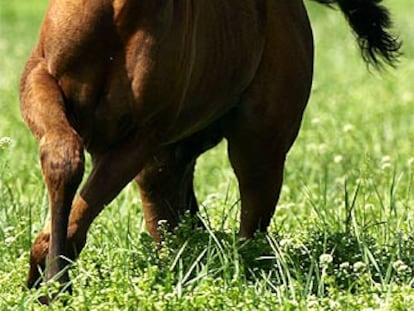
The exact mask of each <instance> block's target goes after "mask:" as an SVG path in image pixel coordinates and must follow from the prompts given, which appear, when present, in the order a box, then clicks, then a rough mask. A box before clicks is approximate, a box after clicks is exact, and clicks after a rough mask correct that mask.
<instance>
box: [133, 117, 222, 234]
mask: <svg viewBox="0 0 414 311" xmlns="http://www.w3.org/2000/svg"><path fill="white" fill-rule="evenodd" d="M221 138H222V136H221V132H220V130H219V128H218V127H217V124H215V125H212V126H210V127H209V128H208V129H206V130H204V131H202V132H199V133H196V134H194V135H192V136H191V137H189V138H187V139H185V140H183V141H180V142H178V143H175V144H173V145H170V146H167V147H164V148H163V149H162V150H160V152H158V153H157V155H156V156H154V157H153V158H152V159H151V160H150V161H149V162H148V163H146V165H145V168H144V169H143V170H142V171H141V172H140V174H139V175H138V176H137V177H136V178H135V180H136V182H137V183H138V185H139V187H140V192H141V200H142V203H143V207H144V215H145V220H146V223H147V229H148V231H149V232H150V234H151V235H152V236H153V238H154V239H155V240H156V241H159V240H160V239H161V238H162V237H161V236H160V232H159V222H160V221H161V220H166V221H167V224H168V228H169V229H172V228H174V227H175V226H176V225H177V224H178V222H179V220H180V217H181V216H183V214H184V213H185V212H186V211H189V212H190V215H191V216H195V215H196V214H197V212H198V210H199V209H198V203H197V199H196V196H195V193H194V186H193V179H194V167H195V163H196V159H197V157H198V156H199V155H201V154H202V153H203V152H205V151H206V150H208V149H210V148H212V147H214V146H215V145H216V144H217V143H218V142H219V141H220V140H221Z"/></svg>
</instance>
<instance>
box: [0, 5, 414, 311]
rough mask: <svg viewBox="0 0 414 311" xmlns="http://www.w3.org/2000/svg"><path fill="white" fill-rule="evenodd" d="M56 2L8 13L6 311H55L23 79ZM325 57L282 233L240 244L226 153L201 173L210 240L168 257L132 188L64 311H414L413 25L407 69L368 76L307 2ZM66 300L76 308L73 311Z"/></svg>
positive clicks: (292, 173) (97, 231) (276, 226)
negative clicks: (41, 248) (35, 267)
mask: <svg viewBox="0 0 414 311" xmlns="http://www.w3.org/2000/svg"><path fill="white" fill-rule="evenodd" d="M46 4H47V1H39V0H36V1H35V0H27V1H9V2H7V3H6V2H5V1H4V2H3V3H2V4H1V5H0V52H1V55H2V57H1V58H0V95H1V96H0V112H1V113H0V254H1V255H0V309H1V310H18V309H20V310H42V309H46V308H45V307H42V306H40V305H39V304H38V303H37V297H38V296H39V294H40V293H46V294H47V293H48V292H53V290H54V289H55V288H54V284H53V283H52V284H48V285H45V286H44V287H42V288H41V289H40V290H39V291H29V290H26V289H25V288H24V282H25V278H26V273H27V268H28V255H29V248H30V244H31V242H32V241H33V239H34V236H35V235H36V234H37V232H38V231H39V230H40V228H41V227H42V225H43V223H44V222H45V221H46V219H47V210H48V207H47V197H46V192H45V190H44V186H43V182H42V177H41V175H40V170H39V164H38V159H37V157H38V155H37V150H38V147H37V144H36V142H35V141H34V139H33V137H32V136H31V134H30V133H29V131H28V130H27V129H26V127H25V126H24V125H23V123H22V121H21V117H20V115H19V103H18V91H17V90H18V81H19V74H20V72H21V70H22V68H23V64H24V61H25V59H26V57H27V56H28V54H29V52H30V49H31V48H32V46H33V44H34V42H35V40H36V36H37V31H38V30H37V29H38V25H39V23H40V20H41V16H42V14H43V11H44V8H45V6H46ZM307 4H308V7H309V8H310V15H311V20H312V24H313V26H314V32H315V41H316V46H317V56H316V64H315V80H314V86H313V93H312V97H311V101H310V103H309V106H308V109H307V111H306V114H305V118H304V120H303V128H302V131H301V133H300V135H299V137H298V140H297V142H296V144H295V145H294V147H293V149H292V151H291V152H290V154H289V156H288V161H287V168H286V174H285V183H284V187H283V190H282V196H281V199H280V203H279V206H278V209H277V211H276V215H275V217H274V219H273V221H272V224H271V228H270V234H269V235H268V236H258V237H257V238H256V239H254V240H252V241H239V240H238V239H237V228H238V215H239V198H238V192H237V182H236V180H235V178H234V175H233V173H232V171H231V169H230V166H229V164H228V162H227V160H226V156H225V153H226V152H225V149H226V146H225V143H224V142H223V143H222V144H220V146H219V147H218V148H216V149H214V150H212V151H210V152H208V153H207V154H206V155H205V156H203V157H202V158H201V159H200V160H199V161H198V164H197V175H196V177H197V178H196V190H197V195H198V199H199V202H200V205H201V212H200V214H201V216H202V218H203V220H204V222H205V224H206V226H207V228H208V230H207V231H201V230H193V229H191V226H190V225H189V224H188V221H187V222H186V221H185V222H184V223H183V224H182V225H181V226H180V227H179V229H178V230H177V232H176V233H175V234H174V235H167V238H166V241H165V242H164V244H163V245H162V247H161V248H160V249H157V248H156V247H155V246H154V244H153V242H152V241H151V239H150V238H149V236H148V235H147V234H146V231H145V226H144V221H143V215H142V209H141V205H140V201H139V195H138V191H137V189H136V186H135V185H130V186H128V187H127V188H126V189H125V190H124V191H123V192H122V194H121V195H120V196H119V197H118V198H117V199H116V200H115V201H114V202H113V203H112V204H111V205H109V206H108V207H107V208H106V210H105V211H104V212H103V213H102V215H101V216H100V217H99V218H98V219H97V220H96V222H95V223H94V225H93V226H92V228H91V231H90V234H89V237H88V244H87V247H86V248H85V250H84V252H83V253H82V254H81V257H80V260H79V261H77V262H76V263H75V264H74V267H73V269H72V271H71V276H72V280H73V286H74V294H73V296H72V297H63V296H65V295H61V296H60V297H59V298H58V300H57V301H56V302H55V303H54V304H53V305H52V306H51V307H50V308H51V309H52V310H62V309H65V308H66V309H68V310H228V309H242V310H277V309H283V310H301V309H302V310H321V309H323V310H364V309H366V310H367V309H369V308H371V309H374V310H376V309H377V310H410V308H412V306H413V305H414V290H413V284H414V278H413V269H414V238H413V232H414V228H413V227H414V210H413V209H412V207H413V206H414V191H413V189H414V148H413V141H414V123H413V120H414V108H413V107H414V106H413V105H414V90H413V88H412V82H413V81H414V61H413V59H414V43H413V42H414V41H413V40H412V38H413V37H414V26H413V23H412V16H411V15H412V14H411V13H410V12H411V11H412V10H411V3H410V1H409V0H399V1H393V2H392V3H391V2H390V3H388V2H386V3H385V4H386V5H387V6H388V5H390V6H391V7H392V11H393V13H394V17H395V28H396V32H398V33H400V34H401V38H402V40H403V41H404V43H405V45H404V51H403V53H404V56H403V58H402V60H401V63H400V65H399V67H398V69H397V70H388V71H387V72H384V73H382V74H379V73H377V72H375V71H373V70H372V69H371V71H369V70H367V68H366V66H365V64H364V63H363V62H362V60H361V59H360V55H359V52H358V50H357V48H356V44H355V43H354V41H353V38H352V34H351V33H350V32H349V29H348V28H347V26H346V24H345V21H344V20H343V17H342V16H341V15H340V14H339V12H335V11H331V10H327V9H325V8H323V7H320V6H317V5H314V4H311V3H307ZM64 302H66V306H65V305H64Z"/></svg>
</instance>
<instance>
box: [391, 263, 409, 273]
mask: <svg viewBox="0 0 414 311" xmlns="http://www.w3.org/2000/svg"><path fill="white" fill-rule="evenodd" d="M392 267H393V268H394V270H395V271H397V273H405V272H409V271H410V270H411V269H410V267H409V266H407V265H406V264H405V263H404V261H402V260H397V261H395V262H393V263H392Z"/></svg>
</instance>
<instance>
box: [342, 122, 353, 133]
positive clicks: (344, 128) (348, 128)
mask: <svg viewBox="0 0 414 311" xmlns="http://www.w3.org/2000/svg"><path fill="white" fill-rule="evenodd" d="M353 129H354V126H353V125H352V124H345V125H344V127H343V128H342V131H344V132H345V133H348V132H351V131H352V130H353Z"/></svg>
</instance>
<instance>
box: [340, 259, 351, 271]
mask: <svg viewBox="0 0 414 311" xmlns="http://www.w3.org/2000/svg"><path fill="white" fill-rule="evenodd" d="M349 268H350V264H349V262H348V261H345V262H343V263H341V264H340V265H339V269H341V270H348V269H349Z"/></svg>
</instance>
